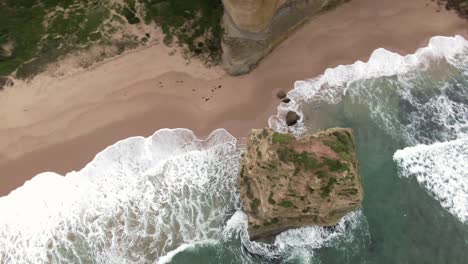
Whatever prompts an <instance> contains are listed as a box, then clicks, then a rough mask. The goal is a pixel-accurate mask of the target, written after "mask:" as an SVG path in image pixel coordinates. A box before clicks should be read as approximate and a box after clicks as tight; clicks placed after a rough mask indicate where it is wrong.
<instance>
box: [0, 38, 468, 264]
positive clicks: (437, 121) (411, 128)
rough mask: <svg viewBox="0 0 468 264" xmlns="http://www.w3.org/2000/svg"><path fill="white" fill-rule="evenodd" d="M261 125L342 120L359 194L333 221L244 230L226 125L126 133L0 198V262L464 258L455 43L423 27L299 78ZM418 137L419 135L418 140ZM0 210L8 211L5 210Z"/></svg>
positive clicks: (467, 186) (462, 118)
mask: <svg viewBox="0 0 468 264" xmlns="http://www.w3.org/2000/svg"><path fill="white" fill-rule="evenodd" d="M288 96H289V97H290V98H291V99H292V103H290V104H288V105H285V104H283V105H281V106H280V107H279V112H278V117H279V118H278V117H276V116H275V117H272V118H270V125H271V126H272V127H273V128H275V129H277V130H280V131H284V130H286V129H287V128H286V127H285V126H284V123H282V121H281V120H282V119H281V117H282V116H284V114H285V112H286V111H287V110H289V109H294V110H297V111H299V112H301V113H302V115H303V119H302V123H301V124H299V126H298V127H297V128H295V129H293V130H292V131H291V132H293V133H296V134H302V133H306V132H310V131H317V130H320V129H324V128H327V127H333V126H343V127H351V128H353V129H354V131H355V134H356V139H357V146H358V149H357V151H358V158H359V160H360V164H361V165H360V170H361V176H362V180H363V185H364V190H365V199H364V202H363V205H362V209H361V210H359V211H357V212H354V213H351V214H349V215H347V216H346V217H345V218H344V219H343V220H342V221H341V222H340V223H339V224H338V225H337V226H336V227H333V228H320V227H309V228H302V229H297V230H290V231H288V232H285V233H283V234H281V235H279V236H278V237H277V238H276V241H275V242H274V244H272V245H266V244H261V243H255V242H250V241H248V239H247V233H246V225H247V220H246V215H245V214H244V213H243V212H242V208H241V203H240V198H239V194H238V192H237V186H236V179H237V175H238V172H239V162H240V156H241V153H242V151H243V146H242V145H239V144H238V143H237V141H236V139H235V138H234V137H232V136H231V135H230V134H229V133H228V132H227V131H224V130H217V131H214V132H213V133H212V135H210V137H209V138H208V139H206V140H200V139H197V138H196V137H195V136H194V134H193V133H192V132H191V131H188V130H184V129H177V130H168V129H166V130H160V131H158V132H156V133H155V134H154V135H153V136H152V137H149V138H146V139H145V138H142V137H136V138H129V139H126V140H123V141H121V142H119V143H117V144H115V145H112V146H110V147H108V148H107V149H106V150H104V151H103V152H101V153H100V154H98V155H97V157H96V158H95V159H94V160H93V161H92V162H91V163H89V164H88V165H87V166H86V167H85V168H84V169H82V170H81V171H79V172H72V173H69V174H67V175H66V177H61V176H59V175H56V174H53V173H45V174H41V175H38V176H36V177H35V178H34V179H33V180H32V181H30V182H28V183H26V184H25V185H24V186H23V187H21V188H19V189H18V190H16V191H15V192H13V193H12V194H10V195H9V196H7V197H2V198H0V212H2V214H1V217H0V237H1V238H0V263H80V262H81V263H379V264H380V263H468V168H467V166H468V42H467V41H466V40H464V39H463V38H461V37H456V38H440V37H436V38H433V39H432V40H431V42H430V44H429V46H428V47H427V48H424V49H421V50H419V51H418V52H417V53H416V54H414V55H411V56H407V57H401V56H399V55H397V54H393V53H390V52H388V51H385V50H377V51H375V52H374V54H373V56H372V57H371V59H370V61H369V62H368V63H362V62H357V63H355V64H353V65H348V66H340V67H337V68H335V69H330V70H327V71H326V72H325V73H324V75H322V76H319V77H317V78H315V79H311V80H306V81H300V82H297V83H296V85H295V89H294V90H292V91H291V92H290V93H289V94H288ZM423 144H424V145H423ZM4 212H7V213H6V214H4Z"/></svg>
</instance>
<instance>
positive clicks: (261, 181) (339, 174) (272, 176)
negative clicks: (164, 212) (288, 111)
mask: <svg viewBox="0 0 468 264" xmlns="http://www.w3.org/2000/svg"><path fill="white" fill-rule="evenodd" d="M239 188H240V193H241V198H242V203H243V206H244V210H245V212H246V213H247V215H248V230H249V235H250V239H251V240H271V239H272V238H273V237H274V236H276V235H277V234H279V233H281V232H283V231H286V230H288V229H291V228H298V227H304V226H334V225H336V224H337V223H338V222H339V220H340V219H341V218H342V217H343V216H344V215H346V214H347V213H349V212H351V211H354V210H356V209H358V208H359V207H360V205H361V202H362V200H363V197H364V192H363V188H362V184H361V178H360V176H359V162H358V160H357V158H356V146H355V139H354V135H353V131H352V130H351V129H347V128H333V129H328V130H325V131H321V132H318V133H316V134H309V135H305V136H303V137H301V138H295V137H294V136H293V135H290V134H280V133H277V132H274V131H272V130H271V129H254V130H252V131H251V133H250V135H249V138H248V141H247V150H246V153H245V154H244V157H243V160H242V169H241V174H240V179H239Z"/></svg>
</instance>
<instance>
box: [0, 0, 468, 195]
mask: <svg viewBox="0 0 468 264" xmlns="http://www.w3.org/2000/svg"><path fill="white" fill-rule="evenodd" d="M456 34H459V35H462V36H464V37H465V38H467V36H468V22H466V21H464V20H461V19H460V18H458V17H457V16H456V15H455V14H454V13H452V12H449V11H446V10H444V9H440V8H438V7H437V6H436V5H435V3H433V2H432V1H428V0H411V1H408V0H353V1H351V2H350V3H347V4H345V5H343V6H341V7H339V8H337V9H336V10H333V11H331V12H328V13H326V14H324V15H321V16H319V17H317V18H314V19H313V20H312V21H311V22H309V23H307V24H306V25H304V26H303V27H302V28H300V29H299V30H297V31H296V32H295V33H294V34H292V35H291V36H290V38H289V39H287V40H286V41H285V42H283V43H282V44H281V45H280V46H278V47H277V48H276V49H275V50H274V51H273V52H272V53H271V54H270V55H269V56H268V57H267V58H266V59H264V60H263V61H262V62H261V63H260V64H259V66H258V68H257V69H255V70H254V71H253V72H252V73H250V74H248V75H245V76H241V77H230V76H227V75H226V74H225V73H224V72H223V71H222V70H221V69H220V68H218V67H215V68H206V67H204V66H203V65H202V64H201V63H200V62H197V61H193V62H192V63H190V64H189V65H186V63H185V61H184V60H183V59H182V57H181V56H180V55H179V54H175V55H173V56H170V55H169V54H168V53H169V51H170V50H171V49H170V48H167V47H165V46H163V45H156V46H152V47H149V48H145V49H140V50H137V51H134V52H130V53H126V54H124V55H121V56H119V57H117V58H114V59H111V60H108V61H105V62H103V63H100V64H99V65H96V66H95V67H93V68H92V69H88V70H84V71H78V72H74V73H73V74H68V73H67V74H65V75H63V76H61V77H57V76H55V77H53V76H52V77H51V76H49V75H47V74H42V75H41V76H38V77H37V78H35V79H34V80H33V81H32V82H30V83H18V84H16V85H15V86H14V87H12V88H9V89H7V90H5V91H3V92H0V150H1V151H0V196H1V195H6V194H8V193H9V192H10V191H11V190H13V189H14V188H17V187H18V186H21V185H22V184H23V183H24V181H25V180H28V179H30V178H31V177H32V176H34V175H35V174H37V173H40V172H43V171H55V172H58V173H62V174H63V173H65V172H68V171H71V170H79V169H80V168H82V167H83V166H84V165H85V164H86V163H88V162H89V161H90V160H92V158H93V157H94V155H95V154H96V153H97V152H99V151H100V150H102V149H104V148H105V147H106V146H108V145H111V144H113V143H114V142H116V141H117V140H120V139H124V138H127V137H130V136H136V135H142V136H149V135H151V134H152V133H153V132H155V131H156V130H158V129H160V128H165V127H170V128H175V127H186V128H189V129H192V130H194V131H195V132H196V133H197V134H198V135H199V136H200V137H203V136H206V135H207V134H209V132H211V131H212V130H213V129H216V128H220V127H222V128H226V129H227V130H228V131H230V132H231V133H232V134H233V135H235V136H244V135H246V133H247V132H248V131H249V129H250V128H254V127H264V126H266V125H267V119H268V117H269V116H270V115H272V114H274V113H275V112H276V106H277V105H278V101H277V100H276V98H275V93H276V91H277V90H278V89H286V90H287V89H290V88H292V87H293V83H294V81H296V80H300V79H307V78H311V77H314V76H317V75H319V74H320V73H322V72H323V71H324V70H325V69H327V68H330V67H336V66H337V65H340V64H350V63H353V62H355V61H356V60H364V61H366V60H367V59H368V58H369V56H370V54H371V53H372V51H373V50H375V49H377V48H379V47H383V48H385V49H388V50H391V51H395V52H398V53H400V54H407V53H413V52H414V51H415V50H416V49H417V48H419V47H422V46H425V45H427V41H428V40H429V39H430V38H431V37H432V36H436V35H444V36H453V35H456ZM53 74H54V75H59V73H58V72H54V73H53ZM218 87H220V88H218ZM207 98H208V100H207Z"/></svg>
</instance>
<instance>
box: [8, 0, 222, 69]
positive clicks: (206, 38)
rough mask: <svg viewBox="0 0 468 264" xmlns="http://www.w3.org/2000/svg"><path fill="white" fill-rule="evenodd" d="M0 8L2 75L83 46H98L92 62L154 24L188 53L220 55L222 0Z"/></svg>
mask: <svg viewBox="0 0 468 264" xmlns="http://www.w3.org/2000/svg"><path fill="white" fill-rule="evenodd" d="M0 13H1V14H2V15H1V16H0V76H7V75H10V74H12V73H15V75H16V77H18V78H29V77H32V76H34V75H35V74H37V73H39V72H41V71H42V70H43V69H44V67H45V65H47V64H48V63H50V62H54V61H57V59H59V58H60V57H61V56H63V55H67V54H70V53H73V52H79V51H81V50H87V49H92V48H94V49H96V48H99V47H101V48H102V49H101V50H102V51H101V52H97V54H98V55H96V58H95V61H98V60H100V59H102V58H104V57H109V56H112V55H115V54H119V53H121V52H123V51H125V50H126V49H131V48H135V47H138V46H139V45H142V44H145V43H147V42H148V41H149V40H150V39H151V37H152V36H151V35H150V32H148V30H146V29H147V28H148V26H152V25H155V26H158V27H161V29H162V31H163V33H164V34H165V38H164V42H165V43H166V44H168V45H171V44H172V43H173V42H177V44H178V45H179V46H180V47H182V48H184V49H185V50H186V51H187V52H188V53H190V56H203V57H204V58H205V60H206V61H210V62H217V61H218V60H219V58H220V55H221V52H220V50H221V48H220V39H221V36H222V29H221V25H220V20H221V17H222V14H223V6H222V3H221V1H220V0H191V1H185V0H171V1H161V0H124V1H113V0H4V1H0ZM129 27H133V29H134V30H129V29H128V28H129ZM135 32H137V33H135ZM92 63H93V62H92V61H91V62H89V64H92ZM83 66H86V65H83Z"/></svg>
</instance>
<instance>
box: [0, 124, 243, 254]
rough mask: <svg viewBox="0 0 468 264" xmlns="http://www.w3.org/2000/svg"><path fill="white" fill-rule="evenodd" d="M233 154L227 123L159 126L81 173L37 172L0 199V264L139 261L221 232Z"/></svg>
mask: <svg viewBox="0 0 468 264" xmlns="http://www.w3.org/2000/svg"><path fill="white" fill-rule="evenodd" d="M239 159H240V151H239V149H238V148H237V147H236V139H235V138H234V137H232V136H231V135H229V134H228V133H227V132H226V131H224V130H217V131H215V132H213V133H212V134H211V135H210V136H209V137H208V139H207V140H205V141H200V140H197V139H196V137H195V136H194V134H193V133H192V132H191V131H189V130H185V129H175V130H168V129H163V130H160V131H158V132H156V133H155V134H154V135H153V136H151V137H149V138H143V137H134V138H129V139H126V140H123V141H120V142H118V143H116V144H115V145H112V146H110V147H108V148H107V149H106V150H104V151H102V152H101V153H99V154H98V155H97V156H96V157H95V159H94V160H93V161H92V162H91V163H89V164H88V165H87V166H86V167H85V168H83V169H82V170H81V171H79V172H71V173H68V174H67V175H66V176H65V177H62V176H60V175H57V174H54V173H43V174H40V175H38V176H36V177H34V178H33V179H32V180H31V181H29V182H27V183H26V184H25V185H24V186H23V187H20V188H18V189H17V190H15V191H14V192H12V193H11V194H10V195H8V196H6V197H2V198H0V212H2V216H1V218H0V237H1V239H0V263H50V262H52V263H64V262H71V263H145V262H154V261H155V260H157V259H158V258H159V257H160V256H164V255H165V254H167V253H169V252H171V251H173V250H176V249H177V248H179V247H180V246H181V245H184V244H191V243H194V242H200V241H207V240H213V239H214V240H216V239H219V238H220V237H221V232H222V226H223V224H224V223H223V222H224V221H225V218H226V217H228V216H229V215H231V214H232V212H234V211H235V210H238V209H239V197H238V193H237V190H236V184H235V183H236V177H237V174H238V169H239V168H238V167H239Z"/></svg>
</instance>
